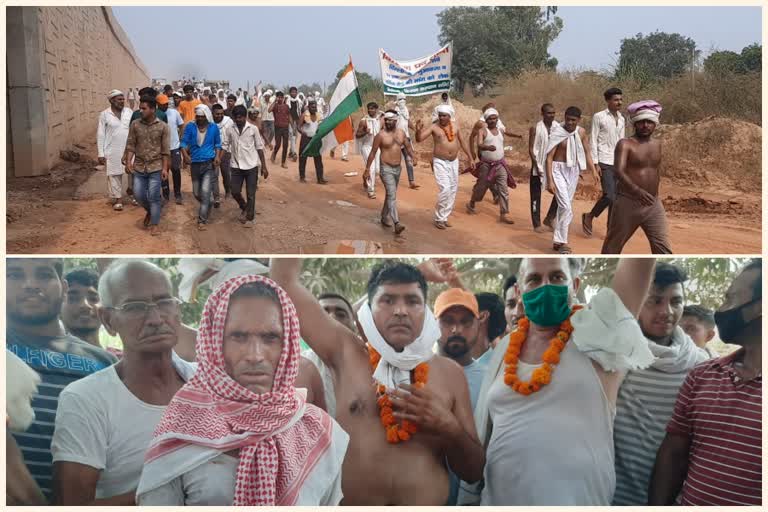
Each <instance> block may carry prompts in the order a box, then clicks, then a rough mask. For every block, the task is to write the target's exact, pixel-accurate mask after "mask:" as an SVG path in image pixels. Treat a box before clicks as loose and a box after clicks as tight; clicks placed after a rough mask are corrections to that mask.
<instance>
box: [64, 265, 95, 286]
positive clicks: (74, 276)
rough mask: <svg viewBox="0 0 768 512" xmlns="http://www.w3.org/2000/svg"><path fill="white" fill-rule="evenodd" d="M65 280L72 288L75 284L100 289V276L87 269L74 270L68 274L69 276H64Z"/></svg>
mask: <svg viewBox="0 0 768 512" xmlns="http://www.w3.org/2000/svg"><path fill="white" fill-rule="evenodd" d="M64 280H65V281H66V282H67V284H69V285H70V286H71V285H73V284H79V285H80V286H85V287H89V286H93V287H94V288H96V289H98V288H99V274H97V273H96V272H94V271H93V270H91V269H87V268H76V269H74V270H70V271H69V272H67V275H65V276H64Z"/></svg>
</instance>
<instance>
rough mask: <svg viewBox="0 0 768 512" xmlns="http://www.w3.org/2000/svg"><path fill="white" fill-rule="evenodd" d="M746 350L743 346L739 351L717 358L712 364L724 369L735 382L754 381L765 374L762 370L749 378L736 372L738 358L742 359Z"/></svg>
mask: <svg viewBox="0 0 768 512" xmlns="http://www.w3.org/2000/svg"><path fill="white" fill-rule="evenodd" d="M744 352H745V349H744V348H743V347H742V348H740V349H738V350H737V351H735V352H733V353H732V354H728V355H727V356H724V357H720V358H718V359H715V361H714V362H713V363H712V365H713V366H716V367H717V368H720V369H721V370H722V371H724V372H725V373H727V374H728V376H729V377H730V378H731V380H732V381H733V383H734V384H746V383H748V382H752V381H754V380H756V379H759V378H761V377H762V376H763V372H762V371H760V372H757V374H755V376H754V377H752V378H751V379H749V380H744V379H742V378H741V376H740V375H739V374H738V373H737V372H736V369H735V365H736V360H737V359H740V358H741V357H742V356H743V355H744Z"/></svg>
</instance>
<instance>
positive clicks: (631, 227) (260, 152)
mask: <svg viewBox="0 0 768 512" xmlns="http://www.w3.org/2000/svg"><path fill="white" fill-rule="evenodd" d="M139 95H140V98H139V103H138V110H136V111H134V110H132V109H133V106H131V107H130V108H129V107H127V106H126V105H125V95H124V94H123V92H122V91H119V90H113V91H111V92H110V93H109V95H108V99H109V102H110V106H109V108H107V109H105V110H104V111H103V112H102V113H101V114H100V117H99V122H98V131H97V145H98V156H99V162H100V163H101V164H102V165H104V167H105V169H106V174H107V178H108V179H107V181H108V191H109V195H110V198H111V203H112V206H113V208H114V209H115V210H118V211H119V210H122V209H123V198H124V194H123V186H124V185H127V189H126V192H127V195H128V197H129V198H130V200H131V201H132V202H133V204H134V205H141V206H142V207H143V208H144V209H145V211H146V214H145V218H144V225H145V227H147V228H148V229H149V231H150V232H151V233H152V234H154V235H156V234H159V231H158V225H159V223H160V218H161V215H162V209H163V204H164V201H165V202H167V201H170V194H171V185H172V188H173V195H174V199H175V202H176V203H177V204H182V202H183V198H182V192H181V180H182V168H183V167H186V166H189V168H190V179H191V182H192V188H193V195H194V197H195V198H196V199H197V201H199V203H200V205H199V211H198V218H197V223H198V227H199V229H201V230H204V229H206V225H207V223H208V220H209V217H210V213H211V207H213V208H219V207H220V205H221V202H222V200H224V199H226V198H227V197H229V196H230V195H231V197H232V199H233V200H235V201H236V202H237V205H238V207H239V208H240V210H241V216H240V218H239V220H240V222H241V223H243V225H245V226H253V223H254V213H255V200H256V190H257V189H258V183H259V178H262V179H266V178H267V177H268V176H269V170H268V169H267V156H269V161H270V163H271V164H276V163H277V159H278V158H279V159H280V166H281V167H282V168H287V167H288V165H287V161H288V159H291V160H293V161H297V162H298V171H299V173H298V174H299V180H300V182H302V183H306V181H307V177H306V167H307V159H308V156H307V155H305V154H304V150H305V148H306V147H307V146H308V144H309V142H310V141H311V139H312V137H313V136H315V134H316V133H317V131H318V127H319V126H320V124H321V123H322V121H323V119H324V118H325V116H326V115H327V112H326V104H325V101H324V99H323V97H322V96H321V95H320V93H319V91H318V92H316V93H315V95H313V96H309V97H305V96H304V95H303V94H301V93H299V92H298V89H297V88H296V87H290V88H289V91H288V94H285V93H284V92H282V91H277V92H275V91H272V90H266V91H262V89H261V86H260V85H258V86H257V87H256V90H255V92H254V95H253V96H252V97H249V96H248V95H247V94H245V93H244V92H243V91H238V94H227V92H226V91H224V90H222V89H219V90H218V91H217V92H216V93H212V92H211V91H210V90H209V89H206V90H204V91H202V92H201V91H197V90H196V89H195V87H194V86H193V85H191V84H189V85H185V86H184V87H183V90H182V91H173V89H172V87H171V86H170V85H167V86H165V87H164V89H163V91H162V93H160V92H158V91H156V90H155V89H153V88H151V87H146V88H144V89H141V90H140V91H139ZM604 98H605V101H606V109H605V110H603V111H600V112H598V113H596V114H594V115H593V116H592V120H591V130H590V132H589V133H587V131H586V130H585V129H584V128H583V127H580V126H579V123H580V122H581V117H582V112H581V110H580V109H579V108H577V107H574V106H571V107H568V108H567V109H565V111H564V115H563V118H562V120H561V121H559V122H558V121H557V120H556V119H555V118H556V109H555V107H554V106H553V105H552V104H550V103H545V104H544V105H542V106H541V116H542V118H541V121H539V122H537V123H536V125H535V126H532V127H531V128H530V130H529V133H528V154H529V157H530V160H531V171H530V211H531V221H532V224H533V229H534V231H536V232H537V233H542V232H545V231H547V230H550V231H552V232H553V234H552V241H553V245H552V249H553V251H555V252H557V253H560V254H570V253H571V252H572V249H571V247H570V245H569V244H568V231H569V226H570V224H571V222H572V220H573V217H574V208H573V203H574V196H575V193H576V189H577V185H578V183H579V180H580V178H581V177H582V174H583V173H584V172H590V173H591V174H592V175H593V177H594V179H595V181H599V182H600V183H601V187H602V196H601V197H600V199H599V200H598V201H597V202H596V204H595V205H594V207H593V208H592V209H591V210H590V211H589V212H586V213H583V214H582V215H581V227H582V231H583V233H584V235H585V236H586V237H591V236H592V223H593V221H594V219H596V218H598V217H599V216H600V215H601V214H602V213H603V212H604V211H606V210H607V212H608V213H607V215H608V223H607V225H608V230H607V234H606V237H605V240H604V242H603V246H602V252H603V253H604V254H618V253H621V252H622V250H623V248H624V245H625V244H626V243H627V242H628V241H629V239H630V238H631V237H632V236H633V235H634V233H635V232H636V231H637V229H638V228H640V229H642V230H643V231H644V233H645V234H646V236H647V237H648V240H649V243H650V249H651V252H652V253H654V254H668V253H671V246H670V243H669V235H668V226H667V219H666V214H665V211H664V206H663V204H662V201H661V198H660V197H659V181H660V175H659V166H660V163H661V146H660V143H659V141H658V140H657V139H654V138H653V137H652V135H653V132H654V130H655V128H656V126H657V125H658V123H659V116H660V113H661V110H662V107H661V105H659V104H658V103H657V102H655V101H650V100H647V101H640V102H636V103H633V104H631V105H629V107H628V108H627V113H628V116H629V122H630V123H629V124H631V126H632V127H633V130H634V131H633V135H632V136H630V137H626V132H627V122H626V121H625V118H624V115H623V114H622V113H621V107H622V104H623V99H622V91H621V90H620V89H617V88H610V89H608V90H607V91H605V93H604ZM406 100H407V98H406V97H405V95H404V94H402V93H400V94H399V95H398V96H397V98H396V101H395V104H394V105H392V108H387V109H384V108H380V106H379V105H378V104H377V103H375V102H370V103H368V104H367V105H366V108H365V116H363V117H362V119H361V120H360V121H359V122H358V124H357V126H356V128H355V130H354V131H355V137H354V138H355V145H356V149H357V152H358V153H359V154H360V155H361V156H362V163H363V165H364V167H365V171H364V173H363V183H362V185H363V188H364V189H365V191H366V193H367V195H368V197H369V198H371V199H375V198H376V182H377V180H380V181H381V183H382V185H383V186H384V190H385V198H384V201H383V207H382V210H381V224H382V225H383V226H385V227H387V228H391V229H392V230H393V232H394V234H395V235H400V234H401V233H402V232H403V231H404V230H405V225H404V223H402V222H401V218H400V214H399V212H398V208H397V187H398V185H399V181H400V175H401V172H402V167H403V165H404V166H405V168H406V170H407V175H408V181H409V186H410V187H411V188H413V189H417V188H419V185H418V184H417V183H416V178H415V175H414V166H415V165H416V154H415V149H414V144H413V141H414V140H415V141H416V142H417V143H420V142H422V141H425V140H428V139H430V138H431V139H432V140H433V143H434V148H433V153H432V159H431V162H430V165H431V168H432V172H433V174H434V177H435V181H436V183H437V187H438V194H437V202H436V205H435V211H434V219H433V221H434V225H435V227H436V228H438V229H441V230H444V229H447V228H450V227H451V223H450V220H449V219H450V216H451V214H452V213H453V211H454V207H455V203H456V196H457V191H458V182H459V176H460V175H461V174H462V173H464V172H470V173H471V174H472V175H473V176H474V177H475V178H476V183H475V185H474V187H473V189H472V193H471V196H470V199H469V201H468V202H467V203H466V206H465V208H466V212H467V213H468V214H469V215H473V214H476V213H477V209H476V206H477V204H478V203H479V202H481V201H482V200H483V198H484V197H485V195H486V193H487V191H488V190H490V191H491V193H492V195H493V202H494V203H495V204H498V205H499V219H500V222H502V223H504V224H514V222H515V221H514V220H513V219H512V218H511V217H510V215H509V200H510V195H509V189H510V188H516V186H517V184H516V183H515V180H514V178H513V177H512V172H511V170H510V169H509V167H508V165H507V162H506V159H505V154H504V151H505V145H504V139H505V137H514V138H519V139H523V136H522V135H519V134H515V133H512V132H510V131H509V130H507V129H506V128H505V126H504V124H503V122H502V121H501V119H500V113H499V111H498V110H496V108H495V106H494V104H493V103H489V104H487V105H485V106H484V107H483V114H482V118H481V119H480V120H478V121H477V122H476V124H475V125H474V126H472V127H471V131H470V134H469V140H465V138H466V135H464V134H462V130H461V127H460V126H458V122H457V119H456V115H455V110H454V108H453V106H452V104H451V100H450V97H449V95H448V93H443V94H442V95H441V101H440V103H439V104H438V106H437V107H436V108H435V110H434V112H433V113H432V117H431V120H430V121H429V122H427V123H426V124H425V123H424V121H423V120H421V119H417V120H415V121H414V120H413V119H411V114H410V111H409V108H408V105H407V101H406ZM467 128H469V127H467ZM341 149H342V157H341V159H342V160H344V161H348V159H349V141H347V142H345V143H343V144H342V148H341ZM266 151H268V152H269V155H267V153H266ZM460 151H461V152H462V154H463V156H464V158H465V160H466V166H465V168H464V169H463V170H462V169H460V157H459V152H460ZM332 156H333V152H332ZM312 158H313V163H314V167H315V177H316V181H317V183H318V184H322V185H325V184H327V183H328V180H327V179H326V177H325V174H324V166H323V156H322V155H315V156H313V157H312ZM126 173H127V174H128V175H129V180H128V183H127V184H126V183H124V176H125V175H126ZM219 176H220V177H221V183H220V180H219ZM243 184H245V189H246V190H245V196H244V195H243V190H242V188H243ZM222 188H223V194H222ZM542 191H547V192H549V193H551V194H552V195H553V199H552V202H551V203H550V207H549V209H548V210H547V212H546V214H545V216H544V219H543V221H542V219H541V211H542V208H541V205H542Z"/></svg>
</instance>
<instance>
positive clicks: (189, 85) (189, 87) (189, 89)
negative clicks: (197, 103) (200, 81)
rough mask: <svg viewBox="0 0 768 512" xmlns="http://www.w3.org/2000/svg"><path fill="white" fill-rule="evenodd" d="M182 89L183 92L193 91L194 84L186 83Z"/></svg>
mask: <svg viewBox="0 0 768 512" xmlns="http://www.w3.org/2000/svg"><path fill="white" fill-rule="evenodd" d="M182 90H183V91H184V92H187V91H192V92H195V86H194V85H192V84H187V85H185V86H184V87H183V88H182Z"/></svg>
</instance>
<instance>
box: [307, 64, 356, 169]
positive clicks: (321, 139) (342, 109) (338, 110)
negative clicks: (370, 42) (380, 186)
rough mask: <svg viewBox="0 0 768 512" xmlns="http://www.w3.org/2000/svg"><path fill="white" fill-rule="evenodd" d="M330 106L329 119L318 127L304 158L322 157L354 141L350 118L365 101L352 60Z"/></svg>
mask: <svg viewBox="0 0 768 512" xmlns="http://www.w3.org/2000/svg"><path fill="white" fill-rule="evenodd" d="M329 106H330V110H329V112H330V113H329V114H328V117H326V118H325V119H323V121H322V122H321V123H320V126H318V127H317V133H316V134H315V136H314V137H312V140H311V141H309V144H307V147H306V148H304V152H303V153H302V156H318V155H322V154H323V153H327V152H328V151H330V150H332V149H333V148H335V147H336V146H339V145H341V144H343V143H345V142H347V141H350V140H354V138H355V132H354V130H353V128H352V119H351V118H350V116H351V115H352V114H353V113H354V112H355V111H356V110H357V109H359V108H360V107H362V106H363V100H362V98H360V91H358V89H357V77H356V76H355V68H353V67H352V60H351V59H350V61H349V64H347V67H346V69H344V72H343V73H342V75H341V78H340V79H339V84H338V85H337V86H336V90H335V91H333V96H331V102H330V104H329Z"/></svg>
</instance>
